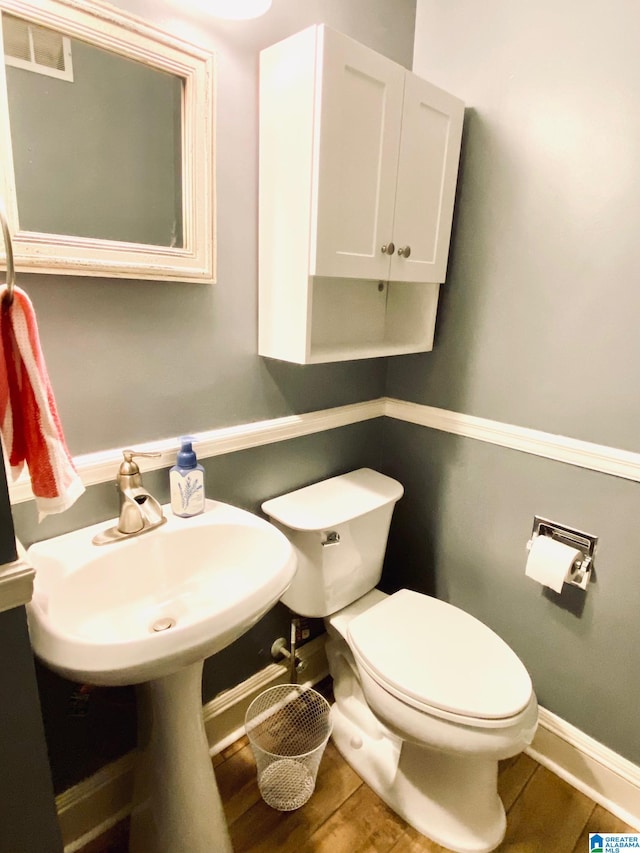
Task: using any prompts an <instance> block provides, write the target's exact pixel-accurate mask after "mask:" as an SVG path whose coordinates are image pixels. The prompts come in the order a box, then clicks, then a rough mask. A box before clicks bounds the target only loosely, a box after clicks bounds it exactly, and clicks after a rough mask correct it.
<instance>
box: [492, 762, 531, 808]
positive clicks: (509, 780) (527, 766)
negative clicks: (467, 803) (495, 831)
mask: <svg viewBox="0 0 640 853" xmlns="http://www.w3.org/2000/svg"><path fill="white" fill-rule="evenodd" d="M537 767H538V765H537V763H536V762H535V761H534V760H533V758H530V757H529V756H528V755H525V753H524V752H522V753H520V755H517V756H515V757H514V758H513V759H512V760H510V761H505V762H500V771H499V773H498V793H499V794H500V799H501V800H502V803H503V805H504V809H505V811H506V812H507V813H508V812H509V810H510V808H511V807H512V805H513V804H514V803H515V801H516V800H517V799H518V797H519V796H520V794H521V793H522V791H523V790H524V789H525V787H526V785H527V783H528V782H529V780H530V779H531V777H532V776H533V774H534V773H535V772H536V768H537Z"/></svg>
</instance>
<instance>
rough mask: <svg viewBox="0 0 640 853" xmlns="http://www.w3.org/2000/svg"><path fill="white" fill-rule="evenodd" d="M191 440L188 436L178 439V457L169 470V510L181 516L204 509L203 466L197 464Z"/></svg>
mask: <svg viewBox="0 0 640 853" xmlns="http://www.w3.org/2000/svg"><path fill="white" fill-rule="evenodd" d="M192 441H193V439H192V438H190V437H189V436H184V437H183V438H181V439H180V450H179V452H178V459H177V461H176V464H175V465H174V466H173V468H172V469H171V471H170V472H169V485H170V488H171V511H172V512H173V514H174V515H179V516H180V517H181V518H188V517H189V516H191V515H199V514H200V513H201V512H203V511H204V468H203V467H202V465H199V464H198V460H197V459H196V454H195V453H194V451H193V448H192V446H191V442H192Z"/></svg>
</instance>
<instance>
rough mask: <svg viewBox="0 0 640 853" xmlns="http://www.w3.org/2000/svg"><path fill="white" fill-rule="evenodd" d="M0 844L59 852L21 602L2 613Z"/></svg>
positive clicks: (4, 556)
mask: <svg viewBox="0 0 640 853" xmlns="http://www.w3.org/2000/svg"><path fill="white" fill-rule="evenodd" d="M15 559H16V550H15V538H14V535H13V522H12V518H11V509H10V506H9V495H8V493H7V480H6V476H5V466H4V454H3V449H2V446H0V564H4V563H9V562H11V561H13V560H15ZM0 672H2V679H0V707H1V708H2V725H1V726H0V775H1V776H2V779H3V780H4V784H3V788H2V797H0V850H1V851H3V853H5V851H6V853H10V851H21V853H42V851H43V850H47V851H51V853H57V851H61V850H62V839H61V838H60V830H59V828H58V823H57V821H56V813H55V808H54V800H53V785H52V780H51V771H50V769H49V761H48V756H47V746H46V743H45V736H44V729H43V725H42V717H41V715H40V706H39V703H38V690H37V686H36V678H35V674H34V665H33V656H32V654H31V647H30V643H29V635H28V633H27V619H26V613H25V609H24V607H13V608H11V610H7V611H5V612H3V613H0Z"/></svg>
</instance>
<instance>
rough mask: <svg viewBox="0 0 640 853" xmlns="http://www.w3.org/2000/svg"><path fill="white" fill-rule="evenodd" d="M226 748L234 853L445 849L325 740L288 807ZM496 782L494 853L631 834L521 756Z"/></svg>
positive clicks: (99, 851)
mask: <svg viewBox="0 0 640 853" xmlns="http://www.w3.org/2000/svg"><path fill="white" fill-rule="evenodd" d="M232 747H235V748H229V749H228V750H226V751H225V757H224V758H223V760H222V761H221V763H220V764H219V765H218V766H217V767H216V771H215V772H216V777H217V780H218V786H219V788H220V792H221V796H222V800H223V803H224V807H225V811H226V814H227V820H228V821H229V825H230V831H231V836H232V841H233V845H234V851H235V853H274V851H278V853H448V851H446V849H445V848H444V847H441V846H439V845H437V844H435V843H434V842H433V841H429V840H428V839H426V838H425V837H424V836H422V835H420V834H419V833H418V832H416V831H415V830H414V829H412V828H411V827H408V826H407V824H406V823H405V822H404V821H402V820H401V819H400V818H399V817H398V816H397V815H395V814H394V813H393V812H392V811H391V810H390V809H388V808H387V806H385V805H384V804H383V803H382V802H381V801H380V799H379V798H378V797H376V795H375V794H374V793H373V792H372V791H371V790H370V789H369V788H368V787H367V786H366V785H364V784H363V783H362V781H361V779H360V778H359V776H357V774H356V773H355V772H354V771H353V770H352V769H351V768H350V767H349V765H348V764H347V763H346V762H345V761H344V759H343V758H342V756H341V755H340V754H339V753H338V751H337V750H336V748H335V747H334V746H333V744H332V743H329V744H328V745H327V748H326V750H325V753H324V757H323V759H322V763H321V765H320V771H319V773H318V779H317V783H316V790H315V792H314V794H313V795H312V797H311V799H310V800H309V802H308V803H306V804H305V805H304V806H303V807H302V808H301V809H298V810H297V811H294V812H278V811H275V810H274V809H272V808H270V807H269V806H267V805H266V803H265V802H264V801H263V800H262V798H261V796H260V792H259V790H258V785H257V778H256V768H255V763H254V760H253V754H252V752H251V748H250V746H249V744H248V741H247V740H246V739H242V740H241V741H238V742H237V743H236V744H234V745H232ZM498 784H499V789H500V793H501V796H502V798H503V802H504V803H505V807H506V808H507V810H508V823H507V835H506V837H505V840H504V842H503V843H502V844H501V845H500V847H499V848H498V851H496V853H588V837H589V832H605V833H607V832H633V831H634V830H633V829H632V828H631V827H629V826H628V825H627V824H625V823H624V822H623V821H621V820H619V819H618V818H616V817H614V816H613V815H612V814H610V813H609V812H607V811H606V810H605V809H603V808H602V807H601V806H596V804H595V803H594V802H593V801H591V800H589V799H588V798H587V797H585V796H584V795H583V794H581V793H579V792H578V791H576V790H575V789H574V788H571V786H570V785H568V784H567V783H566V782H563V781H562V780H561V779H559V778H558V777H557V776H555V775H554V774H553V773H551V772H550V771H549V770H546V769H545V768H543V767H541V766H540V765H538V764H536V763H535V762H534V761H533V760H532V759H530V758H529V757H528V756H526V755H521V756H517V757H515V758H514V759H509V760H508V761H504V762H500V773H499V776H498ZM127 837H128V820H125V821H122V822H121V823H120V824H118V825H117V826H115V827H113V828H112V829H111V830H109V831H108V832H107V833H105V834H104V835H102V836H101V837H100V838H98V839H96V840H95V841H93V842H91V843H90V844H88V845H87V846H86V847H85V848H84V849H83V851H82V853H126V851H127V844H128V842H127ZM176 853H188V851H176Z"/></svg>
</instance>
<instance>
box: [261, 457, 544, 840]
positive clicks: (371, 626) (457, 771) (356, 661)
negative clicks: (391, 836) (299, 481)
mask: <svg viewBox="0 0 640 853" xmlns="http://www.w3.org/2000/svg"><path fill="white" fill-rule="evenodd" d="M402 493H403V488H402V486H401V485H400V483H398V482H396V481H395V480H393V479H391V478H390V477H386V476H384V475H383V474H379V473H377V472H376V471H372V470H371V469H369V468H361V469H360V470H358V471H352V472H351V473H349V474H343V475H341V476H339V477H333V478H331V479H330V480H324V481H323V482H320V483H315V484H313V485H311V486H307V487H305V488H303V489H298V490H297V491H295V492H291V493H290V494H287V495H282V496H281V497H278V498H273V499H272V500H269V501H266V502H265V503H264V504H263V506H262V508H263V510H264V512H265V513H266V514H267V515H268V516H269V517H270V519H271V520H272V522H273V523H274V524H275V525H276V526H277V527H279V528H280V529H281V530H282V531H283V532H284V533H285V534H286V535H287V536H288V538H289V539H290V541H291V542H292V544H293V545H294V547H295V549H296V552H297V556H298V570H297V573H296V576H295V577H294V579H293V582H292V583H291V586H290V587H289V589H288V590H287V591H286V593H285V594H284V595H283V597H282V601H283V602H284V603H285V604H286V605H287V606H288V607H290V608H291V609H292V610H293V611H295V612H296V613H299V614H301V615H303V616H322V617H325V625H326V628H327V633H328V636H329V640H328V642H327V657H328V659H329V670H330V672H331V675H332V677H333V682H334V694H335V699H336V702H335V705H334V706H333V708H332V716H333V727H334V728H333V739H334V742H335V744H336V746H337V747H338V749H339V750H340V752H341V753H342V755H343V756H344V757H345V759H346V760H347V761H348V762H349V764H350V765H351V766H352V767H353V768H354V770H355V771H356V772H357V773H358V774H359V775H360V776H361V777H362V778H363V779H364V781H365V782H366V783H367V784H368V785H369V786H370V787H371V788H373V790H374V791H375V792H376V793H377V794H378V795H379V796H380V797H381V798H382V799H383V800H384V801H385V802H386V803H387V804H388V805H389V806H390V807H391V808H392V809H393V810H394V811H395V812H397V813H398V814H399V815H401V816H402V817H403V818H404V819H405V820H406V821H407V822H408V823H409V824H411V825H412V826H413V827H415V829H417V830H418V832H421V833H422V834H423V835H426V836H427V837H429V838H431V839H432V840H434V841H436V842H437V843H438V844H441V845H443V846H444V847H448V848H449V849H451V850H455V851H459V853H472V851H473V853H482V851H489V850H493V849H494V848H495V847H497V846H498V844H499V843H500V842H501V840H502V838H503V837H504V833H505V828H506V819H505V812H504V808H503V805H502V802H501V800H500V798H499V796H498V793H497V772H498V761H499V760H500V759H503V758H507V757H509V756H511V755H515V754H517V753H518V752H521V751H522V750H523V749H524V748H525V747H526V746H527V745H528V744H530V743H531V741H532V739H533V735H534V733H535V730H536V725H537V719H538V707H537V702H536V697H535V694H534V692H533V689H532V685H531V679H530V678H529V674H528V673H527V671H526V669H525V667H524V665H523V664H522V662H521V661H520V660H519V658H518V657H517V656H516V654H515V653H514V652H513V651H512V650H511V649H510V648H509V646H508V645H507V644H506V643H505V642H504V641H503V640H501V639H500V637H498V636H497V634H495V633H494V632H493V631H492V630H491V629H490V628H488V627H487V626H486V625H483V624H482V622H479V621H478V620H477V619H475V618H474V617H473V616H471V615H469V614H468V613H465V612H464V611H462V610H460V609H459V608H457V607H454V606H452V605H450V604H447V603H445V602H443V601H439V600H438V599H436V598H431V597H430V596H427V595H422V594H421V593H417V592H412V591H410V590H406V589H403V590H400V591H399V592H396V593H394V594H393V595H386V594H385V593H383V592H380V591H379V590H377V589H375V585H376V584H377V583H378V581H379V580H380V575H381V572H382V563H383V558H384V552H385V549H386V543H387V536H388V532H389V525H390V523H391V516H392V513H393V508H394V506H395V503H396V501H397V500H399V498H400V497H401V496H402Z"/></svg>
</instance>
